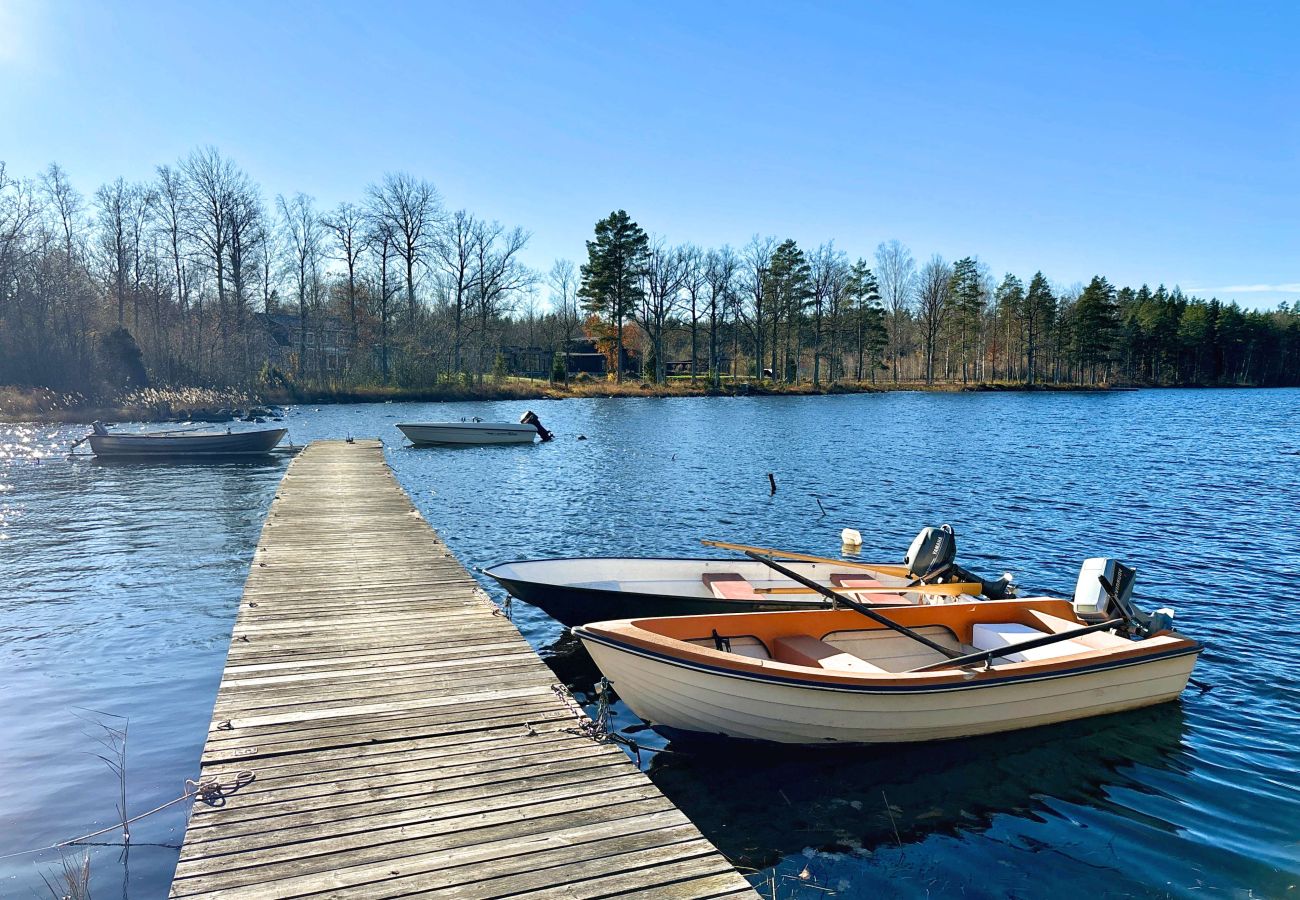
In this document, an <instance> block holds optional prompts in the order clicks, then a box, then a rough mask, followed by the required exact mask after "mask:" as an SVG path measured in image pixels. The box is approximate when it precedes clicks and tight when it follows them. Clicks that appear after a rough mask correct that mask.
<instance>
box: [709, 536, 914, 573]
mask: <svg viewBox="0 0 1300 900" xmlns="http://www.w3.org/2000/svg"><path fill="white" fill-rule="evenodd" d="M700 543H701V544H703V545H704V546H706V547H717V548H718V549H719V550H738V551H740V552H741V553H758V554H761V555H762V556H767V557H771V558H780V559H793V560H797V561H798V562H815V563H827V564H829V565H832V566H844V567H845V568H849V569H866V570H867V571H868V572H879V573H880V574H882V575H892V576H894V577H895V578H907V577H908V576H909V575H910V574H911V573H910V572H909V571H908V570H907V566H899V565H895V564H893V563H860V562H849V561H848V560H845V559H831V558H830V557H827V556H810V555H809V554H807V553H795V552H793V551H789V550H773V549H772V548H770V547H751V546H749V545H748V544H728V543H726V542H725V541H710V540H705V539H703V538H701V539H700Z"/></svg>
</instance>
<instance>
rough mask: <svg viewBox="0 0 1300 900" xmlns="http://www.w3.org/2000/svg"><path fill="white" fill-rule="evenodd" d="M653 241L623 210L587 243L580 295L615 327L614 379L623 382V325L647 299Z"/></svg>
mask: <svg viewBox="0 0 1300 900" xmlns="http://www.w3.org/2000/svg"><path fill="white" fill-rule="evenodd" d="M649 255H650V239H649V238H648V237H646V233H645V231H644V230H643V229H642V228H641V226H640V225H638V224H637V223H636V222H633V221H632V219H631V218H630V217H629V216H628V214H627V213H626V212H624V211H623V210H621V209H620V210H616V211H615V212H612V213H610V214H609V216H608V217H607V218H604V219H601V220H600V221H599V222H597V223H596V239H595V240H594V241H587V264H586V265H584V266H583V267H582V287H581V288H580V289H579V290H578V295H579V296H580V297H582V298H583V301H584V303H583V305H584V306H585V308H586V309H587V310H588V311H589V312H592V313H595V314H596V315H599V316H601V317H603V318H605V319H607V320H608V321H609V322H610V323H611V324H612V325H613V326H614V372H615V375H614V378H615V380H617V381H620V382H621V381H622V380H623V321H624V320H625V319H626V318H628V317H629V316H630V315H632V313H633V311H634V310H635V309H636V306H637V304H638V303H640V302H641V301H642V299H643V298H644V288H643V283H642V278H643V277H644V275H645V270H646V263H647V260H648V259H649Z"/></svg>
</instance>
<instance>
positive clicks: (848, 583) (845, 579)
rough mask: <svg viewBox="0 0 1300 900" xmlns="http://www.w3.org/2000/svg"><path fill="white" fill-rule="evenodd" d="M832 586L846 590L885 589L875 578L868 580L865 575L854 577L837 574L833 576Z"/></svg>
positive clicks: (846, 574)
mask: <svg viewBox="0 0 1300 900" xmlns="http://www.w3.org/2000/svg"><path fill="white" fill-rule="evenodd" d="M831 584H833V585H835V586H836V587H842V588H845V589H846V590H855V589H856V588H872V587H885V585H883V584H881V583H880V582H879V581H877V580H876V579H874V578H868V577H867V576H865V575H852V574H848V573H845V572H836V573H835V574H834V575H832V576H831Z"/></svg>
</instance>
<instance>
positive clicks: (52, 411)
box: [0, 380, 1259, 425]
mask: <svg viewBox="0 0 1300 900" xmlns="http://www.w3.org/2000/svg"><path fill="white" fill-rule="evenodd" d="M1179 388H1197V389H1205V390H1209V389H1214V388H1220V389H1236V388H1247V389H1259V386H1258V385H1202V384H1194V385H1129V384H1102V385H1078V384H1035V385H1027V384H1016V383H1007V382H979V383H968V384H949V383H943V384H925V383H924V382H898V383H894V382H888V383H878V384H874V385H873V384H870V383H861V384H859V383H855V382H848V383H846V382H837V383H836V384H834V385H829V386H823V387H819V388H816V389H814V388H813V386H812V384H810V383H803V384H792V385H777V384H770V383H769V384H754V383H748V382H746V383H741V384H736V385H727V386H724V387H723V388H722V389H720V390H713V389H712V388H710V387H708V386H707V385H706V384H704V383H703V381H701V382H699V383H697V384H695V385H691V384H689V383H683V384H671V383H670V384H667V385H654V384H650V383H648V382H641V381H625V382H623V383H622V384H617V383H613V382H585V383H571V384H569V385H568V386H565V385H554V384H551V383H549V382H545V381H540V380H539V381H508V382H505V383H497V384H482V385H470V386H464V385H437V386H434V387H430V388H395V387H361V388H339V389H331V388H318V389H309V390H298V389H295V390H285V389H283V388H280V389H275V390H265V391H259V392H246V391H236V390H228V391H220V390H210V389H195V388H187V389H177V390H169V389H155V388H151V389H148V390H146V391H142V392H137V393H136V394H132V395H128V396H126V397H123V398H121V399H119V400H117V401H109V402H103V401H100V402H95V401H92V400H89V399H88V398H83V397H80V396H78V395H74V394H59V393H57V392H54V391H51V390H48V389H45V388H18V387H6V386H0V423H3V424H10V425H14V424H43V425H48V424H89V423H91V422H94V421H97V420H100V421H106V422H108V421H131V422H211V423H226V422H233V421H241V420H243V421H254V420H257V419H260V418H266V417H269V413H268V411H267V410H265V409H262V408H263V407H283V406H302V405H325V404H330V405H334V404H352V403H356V404H361V403H464V402H475V401H479V402H491V401H502V400H518V401H528V400H576V399H586V398H600V399H617V398H628V397H653V398H657V399H667V398H673V397H738V398H743V397H817V396H835V395H843V394H883V393H895V392H923V393H936V394H960V393H1021V394H1024V393H1121V392H1130V391H1137V390H1168V389H1179Z"/></svg>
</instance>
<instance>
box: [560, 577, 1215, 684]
mask: <svg viewBox="0 0 1300 900" xmlns="http://www.w3.org/2000/svg"><path fill="white" fill-rule="evenodd" d="M994 604H1010V605H1009V606H1002V607H1001V609H1002V610H1004V611H1007V610H1011V609H1012V608H1019V609H1028V610H1029V611H1031V612H1042V613H1045V614H1047V615H1052V613H1051V612H1049V611H1048V610H1050V609H1051V608H1052V607H1056V608H1057V609H1058V610H1059V609H1060V607H1061V606H1067V607H1068V605H1069V604H1068V603H1067V602H1066V601H1063V600H1058V599H1054V598H1048V597H1044V598H1039V599H1030V600H1009V601H982V602H979V601H977V603H974V604H961V606H965V607H967V609H966V610H965V611H966V612H972V611H974V610H975V609H976V608H977V607H978V608H980V609H989V608H990V607H993V608H997V607H994V606H993V605H994ZM958 606H959V605H958V604H951V605H947V606H936V607H924V606H912V607H897V608H895V609H894V610H891V612H895V613H905V615H904V618H906V619H912V620H915V619H919V618H920V617H921V615H922V614H921V613H920V612H919V611H920V610H925V609H930V610H938V609H944V610H945V611H946V612H947V613H948V614H949V616H955V615H957V614H959V613H960V612H961V610H960V609H959V608H958ZM1040 607H1047V608H1048V609H1046V610H1045V609H1041V608H1040ZM827 613H831V614H834V613H833V612H832V611H822V610H807V611H798V610H791V611H789V612H785V611H781V612H752V613H739V614H735V618H737V619H739V618H742V617H744V618H749V617H753V616H778V615H785V616H808V615H818V616H822V615H826V614H827ZM652 618H654V617H641V618H640V619H619V620H614V621H607V622H592V623H589V624H587V625H581V626H578V627H575V628H574V629H573V633H574V634H575V635H576V636H577V637H578V638H580V639H581V640H584V641H587V640H591V641H594V642H596V643H600V644H604V645H606V646H609V647H612V648H615V649H618V650H622V651H625V652H630V653H633V654H635V655H638V656H642V657H646V658H650V659H655V660H658V661H660V662H665V663H668V664H671V665H675V666H678V667H681V668H688V669H696V670H698V671H706V672H711V673H713V674H718V675H723V676H730V677H736V678H744V679H747V680H753V681H768V682H776V683H781V684H787V685H791V686H802V687H810V688H817V689H829V690H847V691H851V692H861V691H866V692H874V693H897V692H899V691H904V692H906V691H922V692H932V691H944V690H954V689H961V690H968V689H971V688H976V687H985V686H996V685H1000V684H1009V683H1019V682H1027V681H1036V680H1042V679H1046V678H1062V677H1070V676H1073V675H1078V674H1086V673H1089V672H1095V671H1101V670H1104V669H1109V668H1121V667H1125V666H1129V665H1140V664H1143V663H1146V662H1151V661H1155V660H1159V659H1164V658H1173V657H1178V656H1183V655H1186V654H1189V653H1191V654H1199V653H1200V652H1201V651H1202V650H1204V648H1205V645H1204V643H1202V642H1200V641H1196V640H1193V639H1192V638H1189V637H1187V636H1186V635H1183V634H1180V633H1179V632H1176V631H1168V632H1164V633H1162V634H1160V635H1155V636H1153V637H1151V638H1147V639H1145V640H1141V641H1133V642H1132V646H1126V647H1111V648H1089V649H1088V650H1087V651H1083V652H1079V653H1072V654H1069V655H1067V656H1059V657H1050V658H1047V659H1040V660H1026V661H1023V662H1008V663H1003V664H1001V665H999V666H998V667H997V668H985V669H983V670H980V671H973V670H972V669H971V668H970V667H966V668H957V669H948V670H943V669H937V670H932V671H927V672H892V673H885V672H882V673H880V674H874V673H872V674H862V673H853V672H847V671H844V672H841V671H836V670H834V669H820V668H812V667H808V666H799V665H795V664H792V663H785V662H781V661H779V660H774V659H756V658H751V657H747V656H740V655H736V654H730V653H725V652H723V651H720V650H715V649H712V648H709V647H702V646H700V645H698V644H692V643H690V640H689V639H686V638H682V637H673V636H670V635H665V634H660V633H658V632H654V631H651V630H649V629H646V628H642V627H641V626H639V625H638V624H636V623H637V622H638V621H642V620H644V619H652ZM659 618H664V619H674V620H676V619H716V618H721V617H707V616H705V617H700V616H682V617H678V616H670V617H659ZM940 618H942V617H940ZM1009 621H1015V620H1014V619H1011V620H1009ZM718 624H721V623H717V622H713V621H711V622H709V627H710V628H714V627H715V626H716V625H718ZM864 624H865V625H866V626H867V627H864V628H862V629H860V630H862V631H864V632H879V631H884V630H885V629H884V626H881V625H874V626H873V625H872V624H867V623H865V622H864ZM906 624H908V625H909V626H912V627H920V626H922V625H945V624H946V623H945V622H943V621H933V622H928V621H927V622H922V621H908V622H907V623H906ZM947 627H949V628H950V630H951V625H950V624H949V625H947ZM593 629H594V630H593ZM844 630H845V629H844V628H840V627H836V628H832V629H831V630H830V631H828V632H826V634H831V633H834V632H837V631H844ZM853 630H859V629H853ZM741 633H742V632H737V633H736V634H731V633H730V631H729V632H728V636H737V635H739V634H741ZM804 633H808V632H804ZM744 634H746V636H753V637H756V638H758V639H759V640H760V641H762V640H763V638H762V637H761V636H759V635H758V634H750V633H748V632H745V633H744ZM706 636H707V635H703V634H702V635H700V636H699V637H700V638H702V637H706ZM823 637H824V635H823ZM1162 638H1164V639H1167V640H1161V639H1162ZM1153 641H1158V642H1159V643H1158V645H1156V644H1152V643H1149V642H1153ZM764 643H766V642H764ZM1144 645H1145V646H1144ZM1006 649H1007V653H1013V652H1015V650H1014V645H1012V646H1009V647H1008V648H1006ZM867 661H868V662H869V661H870V660H867ZM1013 667H1014V668H1013Z"/></svg>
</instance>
